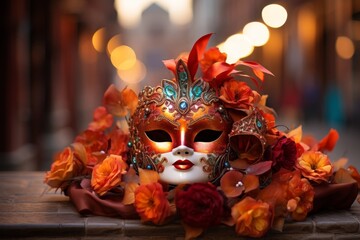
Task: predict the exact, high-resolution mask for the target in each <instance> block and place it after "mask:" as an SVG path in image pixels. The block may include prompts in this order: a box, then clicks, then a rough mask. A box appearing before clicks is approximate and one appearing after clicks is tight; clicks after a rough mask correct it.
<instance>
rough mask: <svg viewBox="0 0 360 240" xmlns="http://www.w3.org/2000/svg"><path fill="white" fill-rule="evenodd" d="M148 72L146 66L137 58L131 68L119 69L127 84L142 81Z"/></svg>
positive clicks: (122, 78)
mask: <svg viewBox="0 0 360 240" xmlns="http://www.w3.org/2000/svg"><path fill="white" fill-rule="evenodd" d="M146 72H147V70H146V67H145V65H144V64H143V63H142V62H141V61H140V60H137V61H136V62H135V64H134V65H133V66H132V67H131V68H128V69H126V70H118V71H117V73H118V75H119V77H120V79H121V80H123V81H124V82H125V83H127V84H136V83H138V82H140V81H142V80H143V79H144V78H145V76H146Z"/></svg>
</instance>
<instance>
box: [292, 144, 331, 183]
mask: <svg viewBox="0 0 360 240" xmlns="http://www.w3.org/2000/svg"><path fill="white" fill-rule="evenodd" d="M295 165H296V168H297V169H299V170H300V171H301V174H302V175H303V176H304V177H306V178H308V179H310V180H313V181H314V182H317V183H320V182H324V181H325V182H326V181H328V178H329V177H330V176H331V175H332V173H333V166H332V164H331V162H330V159H329V157H328V156H327V155H326V154H324V153H322V152H318V151H316V152H315V151H308V152H304V153H303V154H302V155H301V157H299V158H298V159H297V161H296V164H295Z"/></svg>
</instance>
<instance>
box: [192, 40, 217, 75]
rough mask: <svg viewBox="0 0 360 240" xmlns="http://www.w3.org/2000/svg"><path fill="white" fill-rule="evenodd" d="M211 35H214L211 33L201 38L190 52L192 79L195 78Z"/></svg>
mask: <svg viewBox="0 0 360 240" xmlns="http://www.w3.org/2000/svg"><path fill="white" fill-rule="evenodd" d="M211 35H212V33H209V34H206V35H204V36H202V37H201V38H199V39H198V40H197V41H196V42H195V44H194V46H193V47H192V49H191V51H190V54H189V59H188V63H187V66H188V69H189V73H190V76H191V78H192V79H194V77H195V74H196V72H197V69H198V66H199V61H200V60H201V58H202V56H203V55H204V52H205V49H206V45H207V44H208V42H209V39H210V37H211Z"/></svg>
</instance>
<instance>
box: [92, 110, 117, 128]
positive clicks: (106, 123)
mask: <svg viewBox="0 0 360 240" xmlns="http://www.w3.org/2000/svg"><path fill="white" fill-rule="evenodd" d="M113 121H114V119H113V116H112V115H111V114H109V113H108V112H107V111H106V108H105V107H103V106H101V107H98V108H96V109H95V111H94V119H93V121H92V122H91V123H89V126H88V129H89V130H91V131H104V130H105V129H107V128H109V127H111V125H112V124H113Z"/></svg>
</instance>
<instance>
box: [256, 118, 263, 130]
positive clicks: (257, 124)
mask: <svg viewBox="0 0 360 240" xmlns="http://www.w3.org/2000/svg"><path fill="white" fill-rule="evenodd" d="M256 126H257V127H258V128H261V127H262V123H261V122H260V120H259V119H258V120H256Z"/></svg>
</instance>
